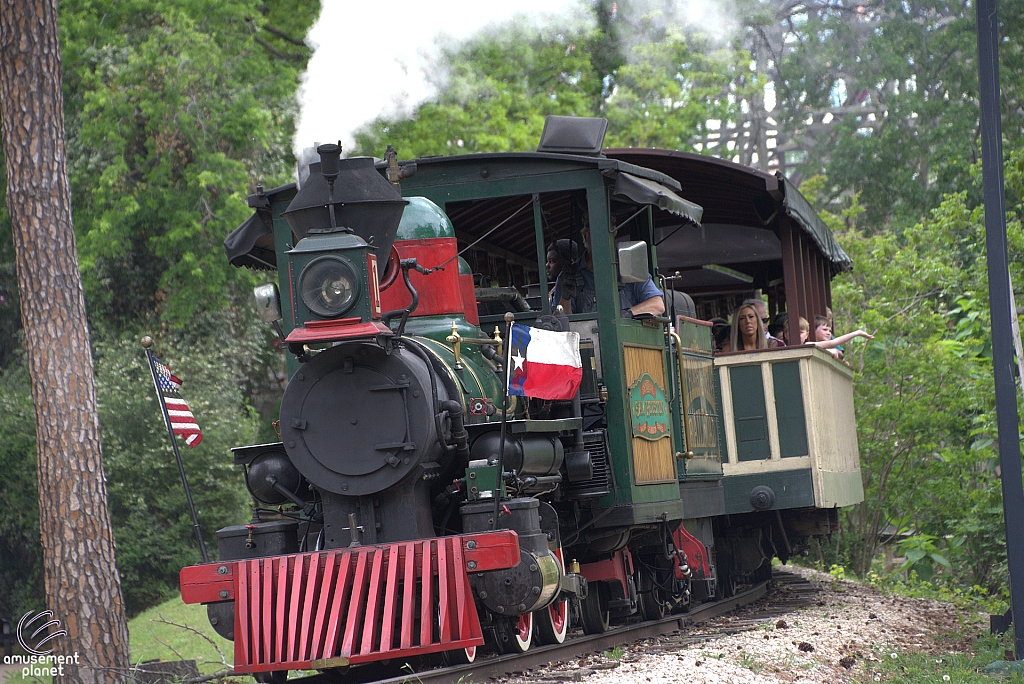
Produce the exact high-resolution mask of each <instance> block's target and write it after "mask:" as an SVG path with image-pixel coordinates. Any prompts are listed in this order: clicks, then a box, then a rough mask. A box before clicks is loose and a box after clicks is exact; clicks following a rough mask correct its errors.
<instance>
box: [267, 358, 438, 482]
mask: <svg viewBox="0 0 1024 684" xmlns="http://www.w3.org/2000/svg"><path fill="white" fill-rule="evenodd" d="M426 373H427V371H426V368H425V365H424V364H423V362H422V361H421V360H420V359H419V357H417V356H415V355H413V354H411V353H409V352H394V353H392V354H390V355H389V354H385V353H384V351H383V350H381V349H380V348H379V347H376V346H375V345H370V344H354V343H353V344H344V345H339V346H337V347H333V348H331V349H328V350H325V351H323V352H320V353H319V354H318V355H317V356H315V357H314V358H313V360H312V361H310V362H309V363H306V364H304V365H303V366H302V367H301V368H300V369H299V370H298V371H297V372H296V373H295V375H294V376H293V377H292V379H291V380H290V381H289V383H288V389H287V390H286V391H285V395H284V398H283V399H282V402H281V436H282V439H283V441H284V444H285V448H286V449H287V451H288V456H289V458H290V459H291V460H292V462H293V463H294V464H295V466H296V467H297V468H298V469H299V471H300V472H301V473H302V474H303V475H305V476H306V479H308V480H309V481H310V482H312V483H313V484H315V485H317V486H318V487H321V488H324V489H326V490H328V491H332V492H335V493H337V494H343V495H347V496H363V495H366V494H372V493H375V492H380V491H383V490H384V489H387V488H388V487H390V486H392V485H394V484H395V483H397V482H398V481H400V480H401V479H402V478H404V477H405V476H406V475H408V474H409V473H410V472H411V471H412V469H413V468H415V467H416V465H417V464H418V463H419V462H421V461H423V460H424V459H429V458H432V457H433V456H435V455H436V451H437V450H438V449H439V448H440V447H439V446H437V437H436V430H435V428H434V424H435V423H434V417H433V415H434V414H433V411H432V410H431V404H432V400H431V394H430V378H429V376H428V375H427V374H426Z"/></svg>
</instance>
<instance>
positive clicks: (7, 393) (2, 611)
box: [0, 363, 43, 616]
mask: <svg viewBox="0 0 1024 684" xmlns="http://www.w3.org/2000/svg"><path fill="white" fill-rule="evenodd" d="M0 472H2V473H3V474H4V476H3V478H0V512H2V515H0V558H3V563H0V615H15V616H20V615H23V614H24V613H26V612H28V611H29V610H30V609H39V608H41V607H42V604H43V601H42V596H43V573H42V561H43V550H42V547H40V546H39V505H38V496H39V495H38V488H37V486H36V436H35V416H34V413H33V409H32V396H31V394H30V392H29V383H28V370H27V369H26V368H25V366H24V365H23V364H21V363H17V364H15V365H12V366H11V367H10V368H8V369H7V370H6V371H4V372H2V373H0Z"/></svg>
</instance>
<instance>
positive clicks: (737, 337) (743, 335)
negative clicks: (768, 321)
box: [722, 300, 780, 351]
mask: <svg viewBox="0 0 1024 684" xmlns="http://www.w3.org/2000/svg"><path fill="white" fill-rule="evenodd" d="M750 301H751V300H747V301H746V302H744V303H742V304H740V305H739V306H738V307H737V308H736V311H735V312H734V313H733V315H732V332H731V333H730V335H729V346H728V349H723V350H722V351H752V350H757V349H770V348H774V347H778V346H779V345H780V343H779V340H777V339H775V338H774V337H769V336H768V333H767V332H766V331H765V329H764V321H763V320H761V316H760V315H759V314H758V311H757V308H756V307H755V306H754V304H752V303H748V302H750Z"/></svg>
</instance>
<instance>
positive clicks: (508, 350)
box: [491, 312, 516, 530]
mask: <svg viewBox="0 0 1024 684" xmlns="http://www.w3.org/2000/svg"><path fill="white" fill-rule="evenodd" d="M515 320H516V317H515V314H513V313H511V312H509V313H506V314H505V323H506V324H507V328H506V329H505V359H504V362H505V386H504V387H503V388H502V391H501V437H500V438H499V439H498V484H497V487H496V488H495V490H494V521H493V522H492V523H491V529H492V530H496V529H498V513H499V512H500V504H499V500H500V499H501V485H502V484H504V481H505V480H504V470H503V468H504V467H505V465H504V462H505V429H506V421H507V420H508V373H509V370H508V367H509V364H511V363H512V324H513V322H514V321H515Z"/></svg>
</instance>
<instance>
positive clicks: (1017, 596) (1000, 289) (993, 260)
mask: <svg viewBox="0 0 1024 684" xmlns="http://www.w3.org/2000/svg"><path fill="white" fill-rule="evenodd" d="M977 13H978V86H979V88H978V94H979V96H980V98H979V99H980V104H981V161H982V179H983V185H984V191H985V248H986V253H987V256H988V291H989V307H990V310H991V314H992V368H993V372H994V374H995V386H996V419H997V424H998V429H999V465H1000V468H1001V470H1002V477H1001V480H1002V486H1003V515H1004V516H1005V524H1006V560H1007V564H1008V566H1009V571H1010V608H1011V610H1012V611H1013V632H1014V646H1015V650H1016V657H1017V658H1018V659H1024V486H1022V484H1021V462H1020V457H1021V456H1020V436H1019V435H1020V424H1019V416H1018V414H1017V391H1016V385H1015V382H1014V364H1013V341H1012V335H1013V326H1012V324H1011V320H1012V317H1016V315H1017V312H1016V311H1011V310H1010V300H1011V292H1010V279H1009V277H1008V274H1009V258H1008V256H1007V249H1006V209H1005V206H1004V204H1003V202H1004V199H1003V140H1002V137H1003V136H1002V121H1001V119H1000V107H999V23H998V21H997V19H996V0H977ZM1022 381H1024V378H1022Z"/></svg>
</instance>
